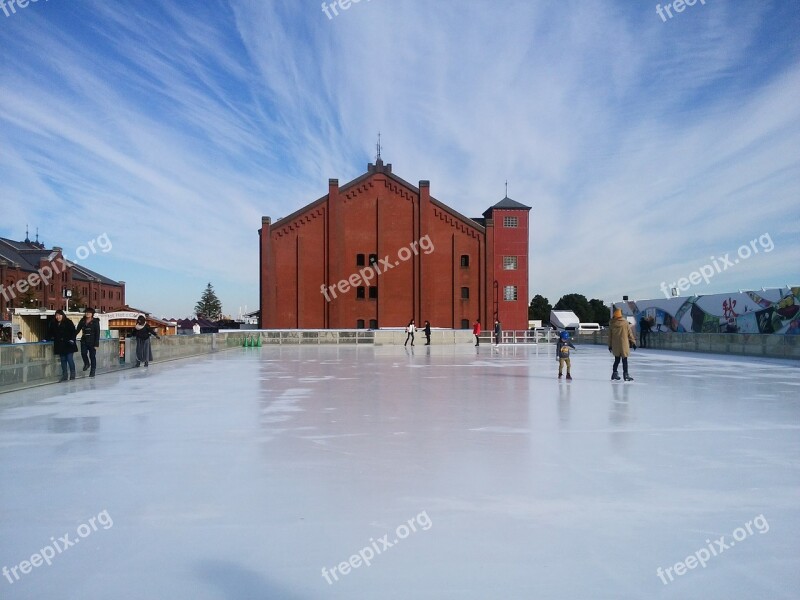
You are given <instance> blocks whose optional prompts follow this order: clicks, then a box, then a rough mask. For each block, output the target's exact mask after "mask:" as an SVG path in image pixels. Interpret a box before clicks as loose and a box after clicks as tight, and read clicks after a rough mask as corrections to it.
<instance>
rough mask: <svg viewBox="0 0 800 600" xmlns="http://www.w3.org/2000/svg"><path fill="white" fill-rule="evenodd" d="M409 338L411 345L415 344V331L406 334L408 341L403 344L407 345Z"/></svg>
mask: <svg viewBox="0 0 800 600" xmlns="http://www.w3.org/2000/svg"><path fill="white" fill-rule="evenodd" d="M408 340H411V345H412V346H413V345H414V334H413V333H409V334H408V335H407V336H406V343H405V344H403V346H405V345H407V344H408Z"/></svg>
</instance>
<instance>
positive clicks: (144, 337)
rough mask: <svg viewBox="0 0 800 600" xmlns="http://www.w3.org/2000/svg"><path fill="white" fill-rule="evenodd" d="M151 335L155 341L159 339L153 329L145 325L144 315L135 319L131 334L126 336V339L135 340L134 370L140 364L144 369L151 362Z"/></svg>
mask: <svg viewBox="0 0 800 600" xmlns="http://www.w3.org/2000/svg"><path fill="white" fill-rule="evenodd" d="M151 335H152V336H155V338H156V339H161V338H159V337H158V334H157V333H156V331H155V329H153V328H152V327H150V325H148V324H147V319H145V317H144V315H139V316H138V317H137V318H136V326H135V327H134V328H133V332H132V333H129V334H128V337H131V338H136V364H135V365H134V368H135V367H138V366H139V365H140V364H142V363H144V366H145V367H146V366H148V365H149V364H150V361H151V360H153V349H152V348H151V347H150V336H151Z"/></svg>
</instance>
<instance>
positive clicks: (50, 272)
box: [0, 238, 125, 320]
mask: <svg viewBox="0 0 800 600" xmlns="http://www.w3.org/2000/svg"><path fill="white" fill-rule="evenodd" d="M65 290H70V291H72V290H75V291H76V292H77V293H78V294H79V295H80V297H81V298H82V299H83V300H84V303H85V304H86V305H88V306H91V307H93V308H95V309H96V310H98V311H106V310H107V309H110V308H112V307H115V306H121V305H124V304H125V282H124V281H115V280H113V279H110V278H108V277H106V276H105V275H101V274H100V273H96V272H94V271H92V270H91V269H87V268H86V267H84V266H82V265H78V264H76V263H73V262H72V261H69V260H66V259H64V255H63V253H62V250H61V248H59V247H58V246H54V247H53V248H50V249H48V248H46V247H45V246H44V244H41V243H39V242H38V241H35V242H32V241H31V240H29V239H27V238H26V239H25V241H23V242H15V241H14V240H9V239H6V238H0V320H10V318H11V315H10V311H11V309H12V308H19V307H21V305H22V304H21V302H22V298H24V297H26V295H27V296H30V297H31V300H32V301H33V303H34V304H35V306H33V307H31V308H44V309H47V310H57V309H59V308H61V309H65V308H66V298H65V297H64V292H65ZM72 306H73V305H70V308H71V307H72Z"/></svg>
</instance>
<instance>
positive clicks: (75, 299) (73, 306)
mask: <svg viewBox="0 0 800 600" xmlns="http://www.w3.org/2000/svg"><path fill="white" fill-rule="evenodd" d="M85 308H86V298H84V297H83V296H81V292H80V290H79V289H78V286H77V285H73V286H72V298H70V299H69V310H70V312H80V311H82V310H83V309H85Z"/></svg>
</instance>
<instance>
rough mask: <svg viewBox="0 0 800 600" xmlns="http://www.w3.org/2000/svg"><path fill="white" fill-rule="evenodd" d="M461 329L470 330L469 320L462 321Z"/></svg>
mask: <svg viewBox="0 0 800 600" xmlns="http://www.w3.org/2000/svg"><path fill="white" fill-rule="evenodd" d="M461 329H469V319H461Z"/></svg>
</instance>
